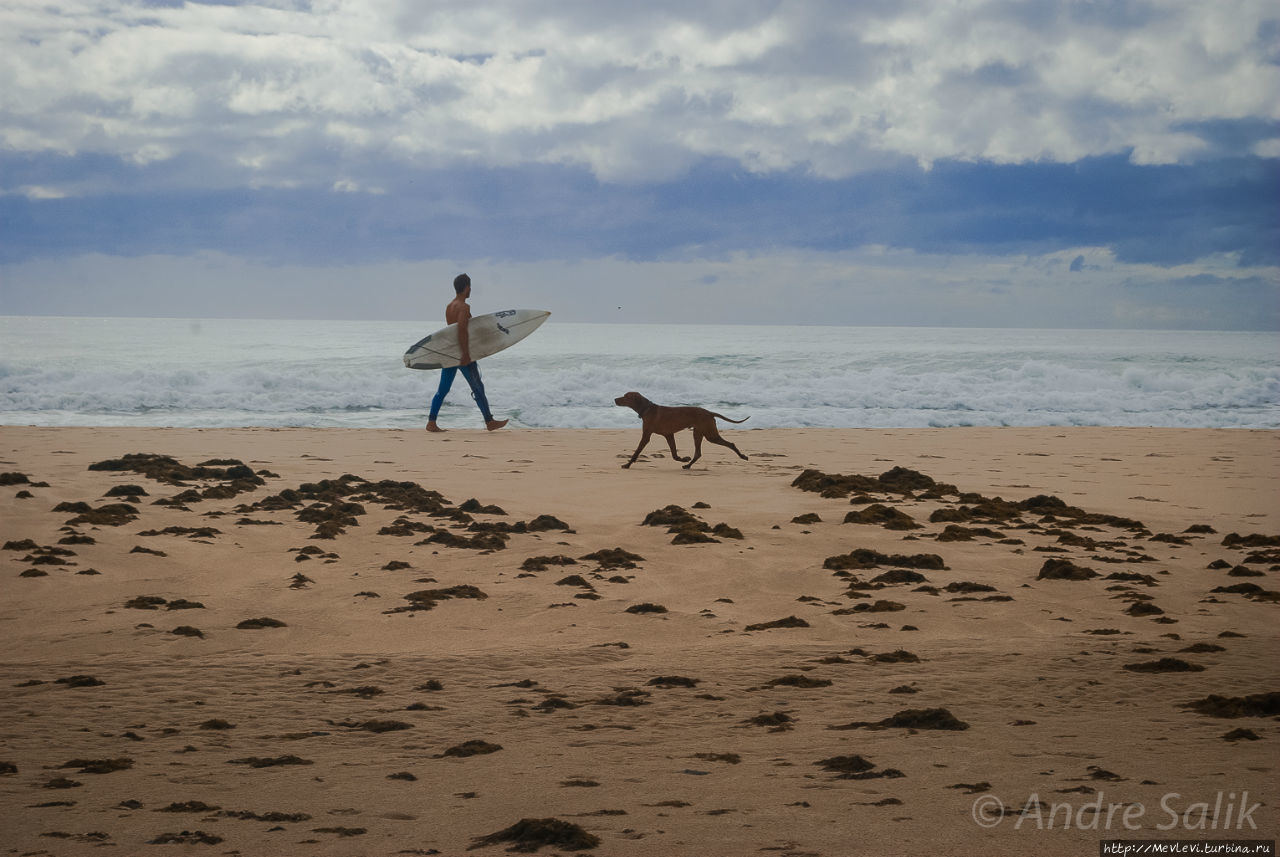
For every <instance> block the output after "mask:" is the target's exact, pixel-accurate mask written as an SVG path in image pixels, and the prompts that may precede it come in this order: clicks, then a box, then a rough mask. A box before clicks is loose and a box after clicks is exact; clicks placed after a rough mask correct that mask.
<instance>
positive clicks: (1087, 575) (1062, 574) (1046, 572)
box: [1036, 559, 1098, 580]
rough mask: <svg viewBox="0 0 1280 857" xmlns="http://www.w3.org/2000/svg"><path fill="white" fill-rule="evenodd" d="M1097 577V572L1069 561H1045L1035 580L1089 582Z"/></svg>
mask: <svg viewBox="0 0 1280 857" xmlns="http://www.w3.org/2000/svg"><path fill="white" fill-rule="evenodd" d="M1097 576H1098V572H1096V571H1094V570H1093V569H1091V568H1085V567H1084V566H1082V565H1076V564H1075V563H1073V562H1072V561H1071V560H1069V559H1046V560H1045V561H1044V565H1042V566H1040V573H1039V574H1038V575H1036V580H1090V579H1092V578H1095V577H1097Z"/></svg>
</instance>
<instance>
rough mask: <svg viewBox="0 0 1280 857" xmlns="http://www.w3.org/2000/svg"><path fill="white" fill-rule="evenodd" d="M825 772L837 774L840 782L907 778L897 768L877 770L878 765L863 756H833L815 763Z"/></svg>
mask: <svg viewBox="0 0 1280 857" xmlns="http://www.w3.org/2000/svg"><path fill="white" fill-rule="evenodd" d="M814 764H815V765H818V766H820V767H821V768H822V770H824V771H828V772H830V773H833V774H836V775H837V777H836V779H838V780H876V779H882V778H889V779H897V778H900V777H904V776H906V774H904V773H902V771H899V770H898V769H897V768H885V769H884V770H882V771H877V770H875V767H876V763H875V762H872V761H871V760H870V759H867V758H864V757H863V756H858V755H852V756H832V757H831V758H829V759H822V760H821V761H818V762H814Z"/></svg>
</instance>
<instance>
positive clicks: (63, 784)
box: [40, 777, 84, 789]
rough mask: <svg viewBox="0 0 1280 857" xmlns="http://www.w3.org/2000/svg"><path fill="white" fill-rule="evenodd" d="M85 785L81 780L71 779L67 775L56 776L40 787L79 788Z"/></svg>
mask: <svg viewBox="0 0 1280 857" xmlns="http://www.w3.org/2000/svg"><path fill="white" fill-rule="evenodd" d="M83 785H84V783H82V782H80V781H79V780H71V779H68V778H66V777H54V778H53V779H51V780H49V781H48V782H47V783H45V784H44V785H42V786H40V788H42V789H78V788H80V787H81V786H83Z"/></svg>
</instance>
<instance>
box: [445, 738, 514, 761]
mask: <svg viewBox="0 0 1280 857" xmlns="http://www.w3.org/2000/svg"><path fill="white" fill-rule="evenodd" d="M501 749H502V745H501V744H493V743H491V742H489V741H480V740H473V741H463V742H462V743H461V744H455V745H454V746H452V747H450V748H449V749H447V750H445V751H444V752H443V753H441V754H440V755H439V756H437V757H436V758H438V759H443V758H445V757H449V758H455V759H467V758H470V757H472V756H487V755H489V754H490V753H496V752H498V751H499V750H501Z"/></svg>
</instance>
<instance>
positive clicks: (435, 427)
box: [427, 420, 444, 431]
mask: <svg viewBox="0 0 1280 857" xmlns="http://www.w3.org/2000/svg"><path fill="white" fill-rule="evenodd" d="M427 431H444V429H442V428H440V426H438V425H436V421H435V420H432V421H431V422H429V423H427Z"/></svg>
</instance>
